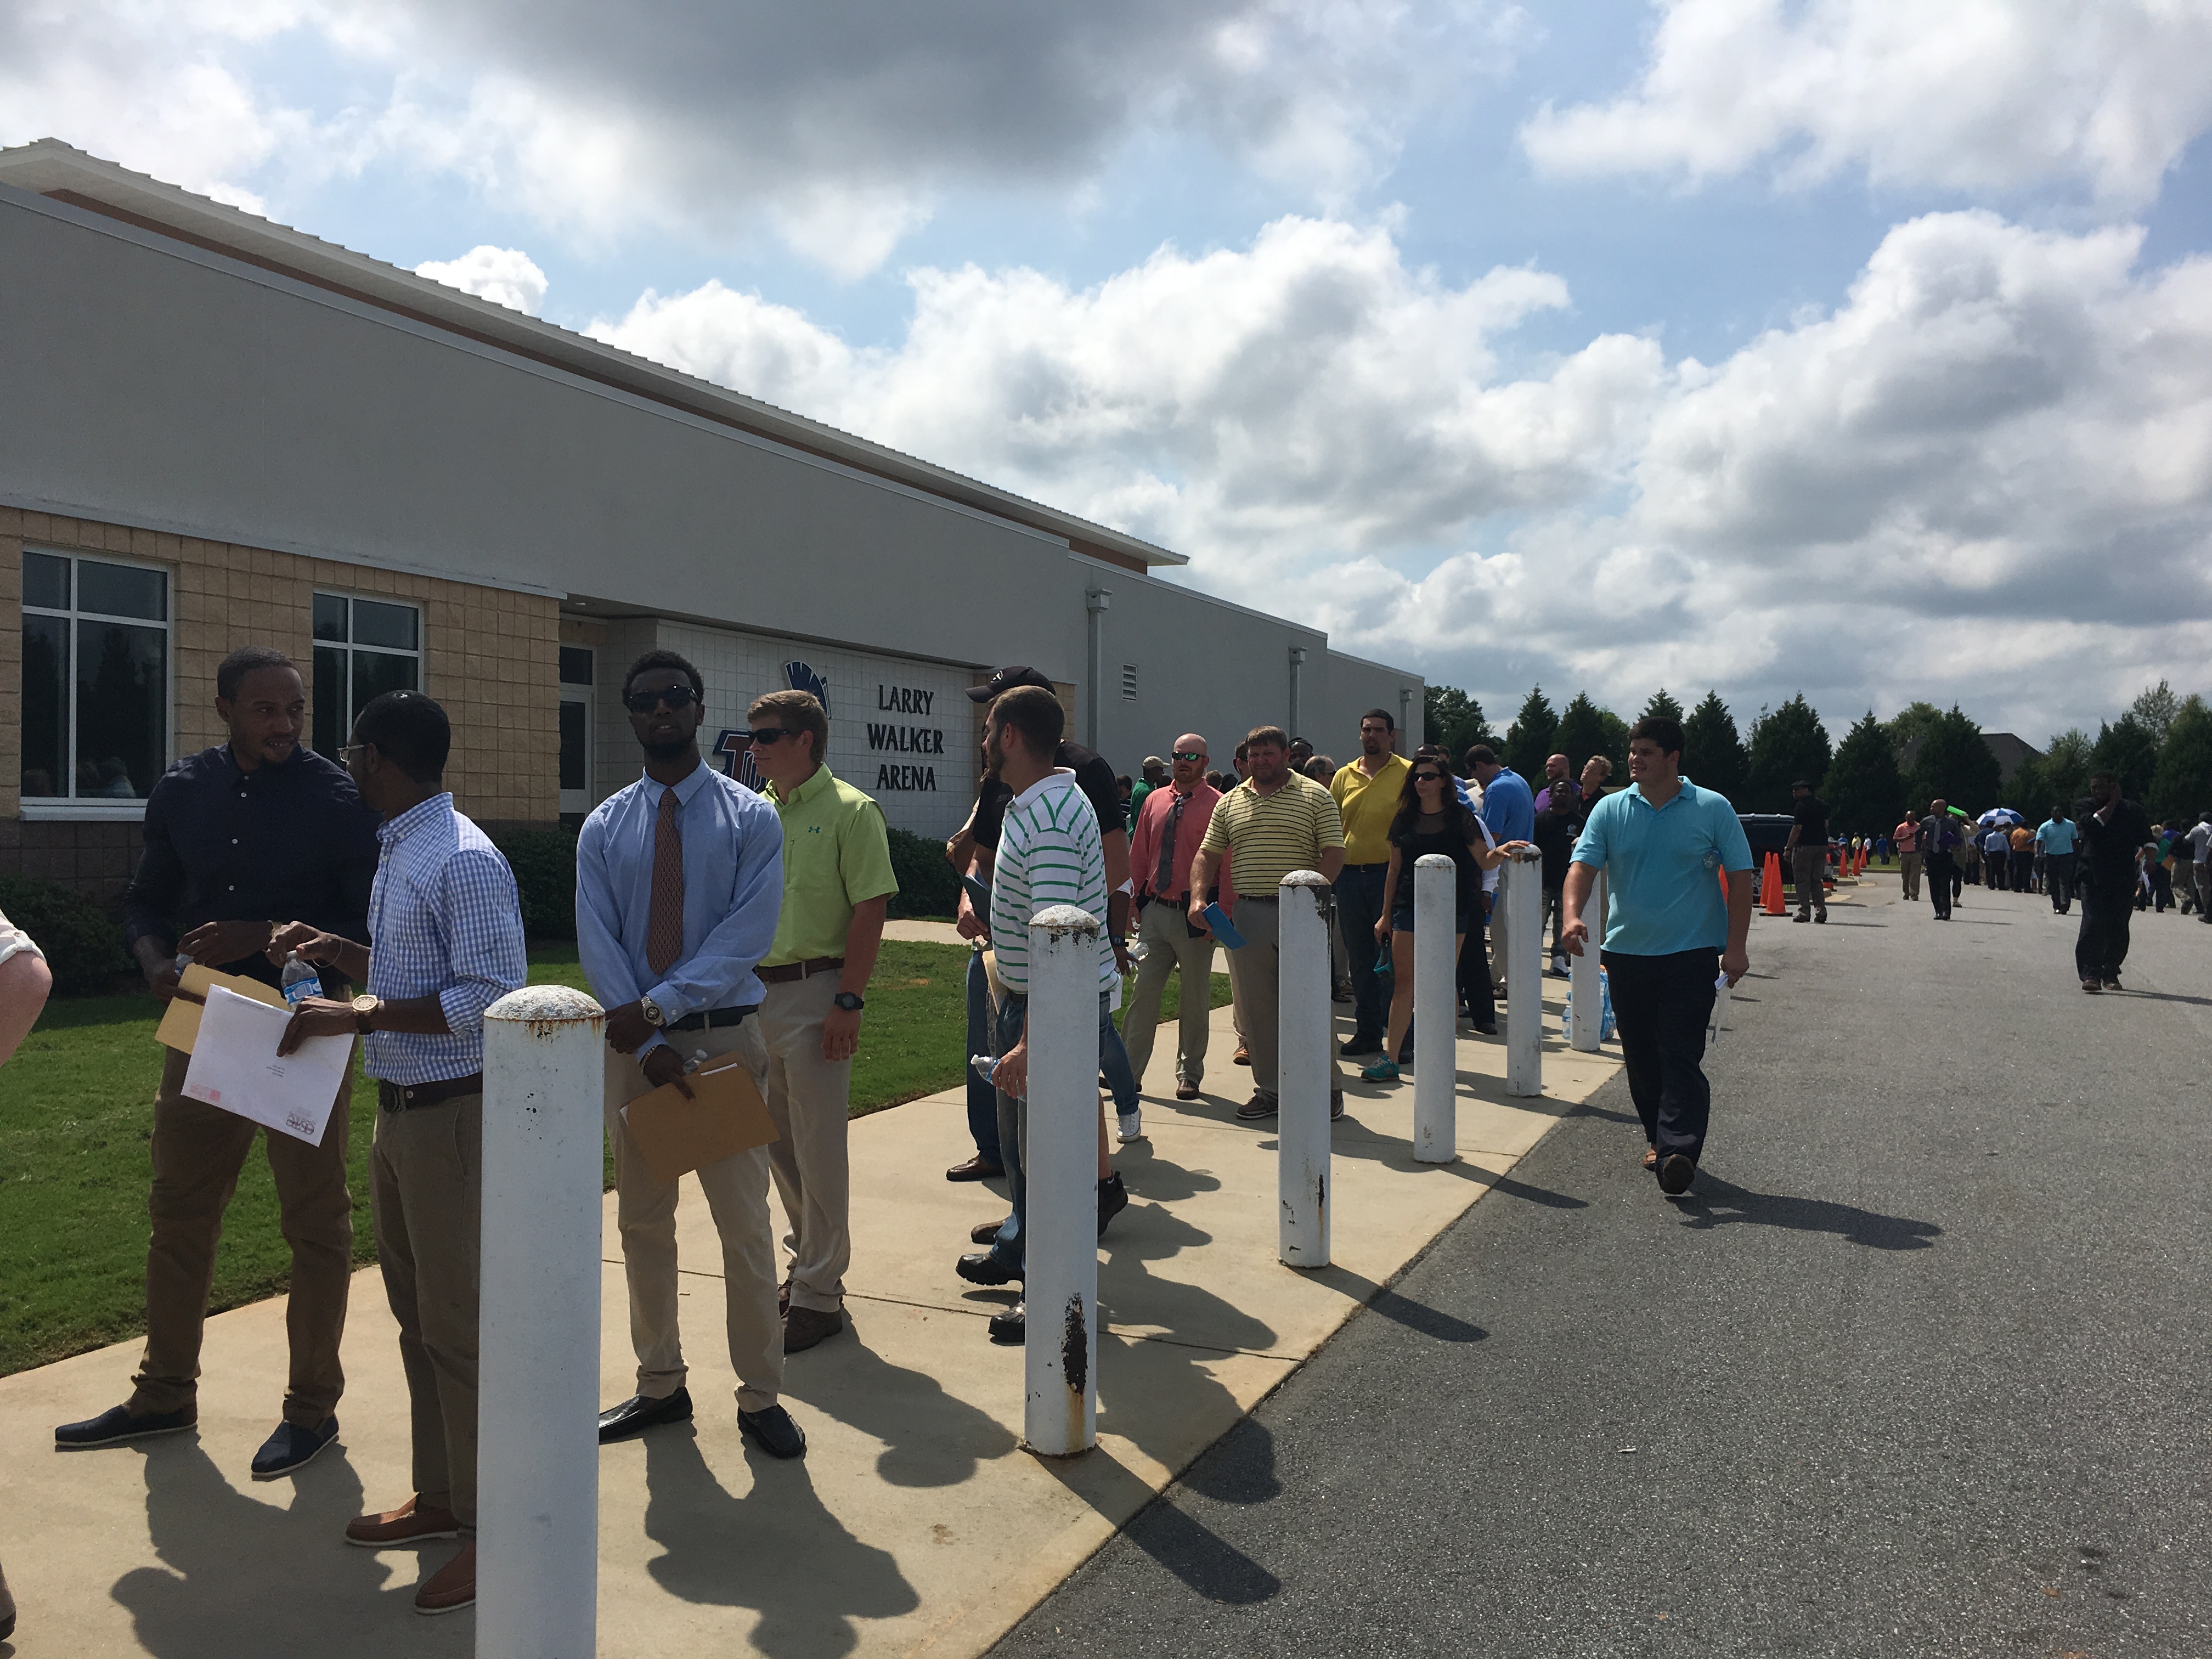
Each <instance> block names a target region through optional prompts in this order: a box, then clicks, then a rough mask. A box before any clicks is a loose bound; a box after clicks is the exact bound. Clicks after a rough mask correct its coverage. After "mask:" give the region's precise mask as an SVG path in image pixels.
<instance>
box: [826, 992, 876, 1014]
mask: <svg viewBox="0 0 2212 1659" xmlns="http://www.w3.org/2000/svg"><path fill="white" fill-rule="evenodd" d="M829 1000H831V1001H832V1002H834V1003H836V1005H837V1006H839V1007H840V1008H842V1009H843V1010H844V1011H845V1012H847V1013H848V1014H857V1013H859V1012H860V1010H861V1009H863V1008H865V1007H866V1006H868V1002H867V999H866V997H863V996H861V995H860V994H858V993H857V992H853V991H840V992H838V993H837V994H836V996H834V997H832V998H830V999H829Z"/></svg>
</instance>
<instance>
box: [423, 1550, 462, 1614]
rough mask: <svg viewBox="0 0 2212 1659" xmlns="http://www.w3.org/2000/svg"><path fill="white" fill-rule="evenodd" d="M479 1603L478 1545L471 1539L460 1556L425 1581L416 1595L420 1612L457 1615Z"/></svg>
mask: <svg viewBox="0 0 2212 1659" xmlns="http://www.w3.org/2000/svg"><path fill="white" fill-rule="evenodd" d="M476 1601H477V1546H476V1541H475V1540H474V1539H471V1540H470V1541H468V1542H467V1543H465V1544H464V1545H462V1546H461V1553H459V1555H457V1556H455V1557H454V1558H453V1559H452V1560H450V1561H448V1562H447V1563H446V1565H444V1566H442V1567H441V1568H439V1569H438V1570H437V1571H435V1572H434V1573H432V1574H431V1575H430V1576H429V1577H428V1578H426V1579H425V1580H423V1581H422V1589H418V1590H416V1592H415V1611H416V1612H417V1613H458V1612H459V1610H460V1609H461V1608H463V1607H474V1606H475V1605H476Z"/></svg>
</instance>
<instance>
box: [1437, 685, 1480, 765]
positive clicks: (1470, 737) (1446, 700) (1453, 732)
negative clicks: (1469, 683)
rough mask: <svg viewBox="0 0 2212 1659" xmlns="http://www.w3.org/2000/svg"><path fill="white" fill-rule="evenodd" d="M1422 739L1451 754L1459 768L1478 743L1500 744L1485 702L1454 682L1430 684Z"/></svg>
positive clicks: (1453, 763)
mask: <svg viewBox="0 0 2212 1659" xmlns="http://www.w3.org/2000/svg"><path fill="white" fill-rule="evenodd" d="M1421 713H1422V720H1421V725H1422V730H1423V732H1424V734H1425V735H1424V736H1423V738H1422V741H1423V742H1425V743H1433V744H1437V746H1438V747H1440V748H1442V749H1443V750H1444V751H1445V752H1446V753H1447V754H1449V756H1450V757H1451V760H1452V765H1453V766H1454V767H1455V768H1456V767H1458V766H1459V765H1460V764H1461V763H1462V761H1463V759H1464V757H1465V756H1466V754H1467V751H1468V750H1469V749H1471V748H1473V747H1474V745H1475V744H1478V743H1486V744H1489V745H1490V746H1491V747H1492V748H1493V749H1495V748H1497V747H1498V734H1497V733H1496V732H1493V731H1492V730H1491V729H1490V722H1489V720H1486V719H1485V718H1484V716H1483V713H1482V705H1481V704H1480V703H1479V702H1476V701H1475V700H1474V698H1473V697H1472V696H1468V694H1467V693H1466V692H1464V691H1462V690H1460V689H1459V688H1458V687H1457V686H1455V685H1431V686H1429V687H1427V688H1426V689H1425V690H1424V691H1423V692H1422V695H1421Z"/></svg>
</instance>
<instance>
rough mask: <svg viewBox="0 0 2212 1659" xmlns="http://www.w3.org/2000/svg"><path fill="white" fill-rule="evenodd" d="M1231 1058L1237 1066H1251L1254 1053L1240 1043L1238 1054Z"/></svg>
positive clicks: (1232, 1055)
mask: <svg viewBox="0 0 2212 1659" xmlns="http://www.w3.org/2000/svg"><path fill="white" fill-rule="evenodd" d="M1229 1058H1230V1060H1231V1061H1232V1062H1233V1063H1234V1064H1236V1065H1238V1066H1249V1065H1250V1064H1251V1063H1252V1051H1251V1050H1250V1049H1249V1048H1246V1047H1245V1046H1244V1045H1243V1043H1241V1042H1240V1043H1238V1044H1237V1052H1236V1053H1235V1054H1231V1056H1230V1057H1229Z"/></svg>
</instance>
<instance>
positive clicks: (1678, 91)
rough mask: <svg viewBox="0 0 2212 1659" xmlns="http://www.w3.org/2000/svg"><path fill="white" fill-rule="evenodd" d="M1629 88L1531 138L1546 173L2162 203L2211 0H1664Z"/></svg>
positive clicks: (2190, 129)
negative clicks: (1788, 0) (2069, 192)
mask: <svg viewBox="0 0 2212 1659" xmlns="http://www.w3.org/2000/svg"><path fill="white" fill-rule="evenodd" d="M1658 3H1659V9H1660V11H1661V14H1662V15H1661V17H1660V20H1659V23H1658V27H1657V29H1656V33H1655V34H1654V37H1653V40H1652V44H1651V51H1650V58H1649V61H1648V62H1647V64H1645V67H1644V73H1643V76H1642V78H1641V79H1640V81H1639V82H1638V85H1637V86H1636V88H1634V89H1633V90H1632V92H1630V93H1628V94H1626V95H1624V96H1622V97H1620V98H1619V99H1616V100H1613V101H1612V102H1609V103H1602V104H1580V105H1577V106H1573V107H1571V108H1569V109H1565V110H1560V111H1554V110H1553V109H1551V108H1549V107H1548V106H1547V108H1546V109H1545V110H1543V111H1542V112H1541V113H1540V114H1538V115H1537V116H1536V117H1535V118H1534V119H1532V120H1531V121H1529V122H1528V124H1527V125H1526V126H1525V127H1524V128H1523V129H1522V143H1523V144H1524V145H1525V147H1526V148H1527V149H1528V154H1529V155H1530V156H1531V158H1532V159H1533V160H1534V161H1535V162H1536V163H1537V165H1538V166H1539V167H1542V168H1544V169H1546V170H1547V171H1550V172H1553V173H1653V174H1660V175H1668V176H1680V177H1683V178H1686V179H1690V180H1692V181H1695V180H1699V179H1706V178H1710V177H1713V176H1716V175H1723V174H1729V173H1738V172H1741V171H1743V170H1744V169H1746V168H1748V167H1752V166H1753V165H1754V164H1757V163H1759V162H1761V161H1771V164H1772V165H1773V166H1774V167H1775V169H1776V171H1777V173H1778V175H1779V176H1780V178H1781V179H1783V180H1784V182H1786V183H1804V182H1808V181H1812V180H1815V179H1824V178H1827V177H1830V176H1832V175H1833V174H1835V173H1838V172H1839V171H1841V170H1843V169H1844V168H1847V167H1863V168H1864V169H1865V173H1866V176H1867V178H1868V179H1869V180H1870V181H1871V182H1873V183H1875V184H1877V185H1899V186H1905V187H1917V188H1928V187H1933V188H1936V189H1942V190H1954V191H1967V192H1982V191H2025V190H2028V189H2030V188H2033V187H2035V186H2038V185H2045V184H2050V183H2060V184H2065V185H2079V186H2083V187H2086V188H2087V190H2088V191H2090V192H2091V193H2092V194H2093V196H2095V197H2098V198H2100V200H2102V201H2104V202H2106V204H2111V205H2113V206H2116V207H2119V208H2122V209H2128V208H2134V207H2137V206H2140V205H2142V204H2144V203H2147V202H2148V201H2150V200H2151V199H2152V198H2154V197H2155V196H2156V194H2157V192H2158V189H2159V185H2160V179H2162V178H2163V176H2164V175H2165V173H2166V169H2167V168H2168V167H2170V166H2172V163H2173V161H2175V159H2176V158H2177V157H2178V156H2179V155H2180V153H2181V151H2182V149H2183V147H2184V146H2185V145H2186V144H2187V143H2189V141H2190V140H2191V138H2192V137H2195V136H2196V135H2197V133H2199V132H2201V131H2203V130H2204V128H2205V126H2206V125H2207V124H2208V122H2212V76H2208V75H2207V74H2206V73H2205V65H2206V64H2207V63H2208V62H2212V3H2208V0H2037V3H2032V4H2021V3H2017V0H1942V3H1930V0H1810V3H1807V4H1802V5H1792V4H1785V3H1784V0H1658Z"/></svg>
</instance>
